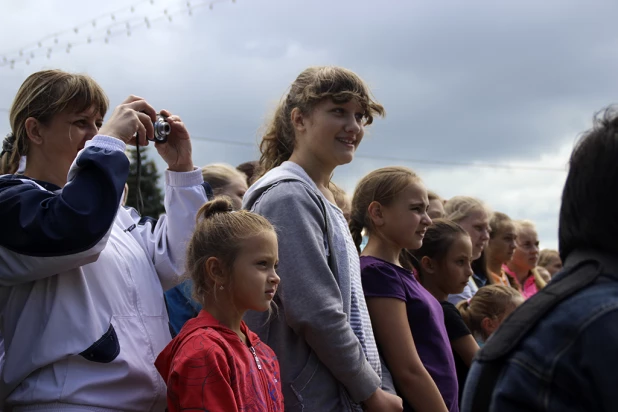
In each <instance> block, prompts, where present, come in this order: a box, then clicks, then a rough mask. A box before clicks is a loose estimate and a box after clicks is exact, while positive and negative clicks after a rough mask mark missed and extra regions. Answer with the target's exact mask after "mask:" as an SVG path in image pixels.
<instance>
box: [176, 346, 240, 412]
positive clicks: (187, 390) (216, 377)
mask: <svg viewBox="0 0 618 412" xmlns="http://www.w3.org/2000/svg"><path fill="white" fill-rule="evenodd" d="M200 339H201V340H202V341H200ZM212 345H213V343H212V342H207V341H204V339H203V337H201V336H199V335H198V336H196V337H194V338H191V340H189V341H187V342H186V343H185V344H184V345H183V347H182V348H181V349H180V350H179V351H178V353H177V354H176V356H175V357H174V359H173V360H172V365H171V369H170V372H169V375H168V377H167V379H166V383H167V409H168V411H169V412H181V411H188V410H195V411H206V410H207V411H211V412H235V411H238V405H237V404H236V399H235V396H234V390H233V389H232V386H231V380H232V377H231V372H230V368H229V364H228V360H227V357H226V355H225V353H224V352H223V350H222V349H221V348H220V347H219V346H212Z"/></svg>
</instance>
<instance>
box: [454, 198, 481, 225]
mask: <svg viewBox="0 0 618 412" xmlns="http://www.w3.org/2000/svg"><path fill="white" fill-rule="evenodd" d="M478 211H481V212H485V213H486V214H487V216H488V217H491V211H490V210H489V208H488V207H487V206H486V205H485V203H483V202H482V201H481V200H479V199H477V198H475V197H470V196H455V197H452V198H450V199H449V200H447V202H446V203H445V204H444V212H445V213H446V219H448V220H452V221H453V222H456V223H460V222H461V221H462V220H465V219H466V218H467V217H468V216H470V215H471V214H472V213H474V212H478Z"/></svg>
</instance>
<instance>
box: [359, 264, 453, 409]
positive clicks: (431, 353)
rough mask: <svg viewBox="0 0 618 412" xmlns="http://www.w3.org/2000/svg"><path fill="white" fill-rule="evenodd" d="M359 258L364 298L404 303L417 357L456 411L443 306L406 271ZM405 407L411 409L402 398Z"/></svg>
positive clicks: (450, 406) (445, 400)
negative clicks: (392, 299)
mask: <svg viewBox="0 0 618 412" xmlns="http://www.w3.org/2000/svg"><path fill="white" fill-rule="evenodd" d="M360 259H361V277H362V280H363V289H364V292H365V297H366V298H367V299H369V298H372V297H381V298H395V299H400V300H403V301H404V302H405V303H406V312H407V315H408V323H409V325H410V330H411V331H412V336H413V337H414V343H415V345H416V350H417V352H418V356H419V357H420V358H421V361H422V362H423V365H424V366H425V369H427V372H429V374H430V375H431V377H432V378H433V380H434V382H435V383H436V386H437V387H438V390H439V391H440V393H441V394H442V397H443V398H444V402H445V403H446V407H447V408H448V410H449V411H450V412H458V411H459V403H458V386H457V373H456V371H455V360H454V359H453V352H452V351H451V344H450V342H449V339H448V334H447V333H446V327H445V326H444V312H443V311H442V306H441V305H440V303H439V302H438V301H437V300H436V299H435V298H434V297H433V296H432V295H431V294H430V293H429V292H427V290H425V288H424V287H423V286H421V284H420V283H419V282H418V281H417V280H416V279H415V278H414V275H413V274H412V272H410V271H409V270H406V269H404V268H401V267H399V266H396V265H393V264H391V263H388V262H386V261H384V260H382V259H378V258H374V257H371V256H361V258H360ZM378 346H380V342H378ZM387 366H389V365H388V364H387ZM389 369H391V368H390V367H389ZM396 383H397V382H395V384H396ZM404 410H405V411H412V410H413V409H412V407H411V406H410V405H409V404H408V403H407V402H406V401H405V399H404Z"/></svg>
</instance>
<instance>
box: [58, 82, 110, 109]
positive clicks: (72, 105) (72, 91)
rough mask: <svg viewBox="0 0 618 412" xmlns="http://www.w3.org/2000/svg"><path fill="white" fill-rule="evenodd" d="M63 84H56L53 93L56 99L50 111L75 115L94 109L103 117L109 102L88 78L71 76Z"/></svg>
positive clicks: (103, 93)
mask: <svg viewBox="0 0 618 412" xmlns="http://www.w3.org/2000/svg"><path fill="white" fill-rule="evenodd" d="M64 80H65V81H63V82H58V84H57V85H56V87H55V89H56V90H54V92H55V93H56V96H57V98H56V99H55V103H54V105H53V107H50V111H51V112H53V113H60V112H62V111H65V110H69V111H72V112H75V113H83V112H86V111H88V110H90V109H94V110H95V113H99V114H100V115H101V117H105V114H106V113H107V108H108V105H109V100H108V99H107V96H106V95H105V92H104V91H103V89H102V88H101V86H99V85H98V84H97V82H95V81H94V80H93V79H91V78H90V77H88V76H84V75H73V76H71V77H67V78H66V79H64Z"/></svg>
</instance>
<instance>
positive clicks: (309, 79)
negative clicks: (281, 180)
mask: <svg viewBox="0 0 618 412" xmlns="http://www.w3.org/2000/svg"><path fill="white" fill-rule="evenodd" d="M324 99H332V100H333V101H335V102H338V103H345V102H348V101H350V100H352V99H357V100H358V102H359V103H360V104H361V106H362V107H363V109H364V110H365V125H369V124H371V123H372V122H373V118H374V116H376V115H379V116H384V108H383V107H382V106H381V105H380V104H379V103H377V102H375V101H374V99H373V96H372V95H371V92H370V91H369V87H367V85H366V84H365V82H364V81H363V80H362V79H361V78H360V77H359V76H358V75H357V74H356V73H354V72H353V71H351V70H348V69H344V68H342V67H333V66H322V67H310V68H308V69H306V70H304V71H303V72H302V73H301V74H300V75H299V76H298V77H297V78H296V80H294V82H293V83H292V85H291V86H290V90H289V91H288V93H287V95H286V96H284V98H283V99H282V100H281V102H280V103H279V106H278V107H277V109H276V111H275V114H274V116H273V119H272V121H271V122H270V124H269V125H268V128H267V129H266V133H265V134H264V136H263V137H262V143H261V144H260V151H261V152H262V156H261V157H260V166H261V172H262V173H266V172H268V171H269V170H271V169H273V168H275V167H277V166H279V165H281V164H282V163H283V162H285V161H286V160H288V159H289V158H290V156H291V155H292V151H293V150H294V145H295V134H294V128H293V126H292V119H291V114H292V110H293V109H295V108H298V109H299V110H300V112H301V113H303V114H305V115H308V114H310V113H311V112H312V110H313V108H314V107H315V106H316V105H317V104H318V103H320V102H321V101H323V100H324Z"/></svg>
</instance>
